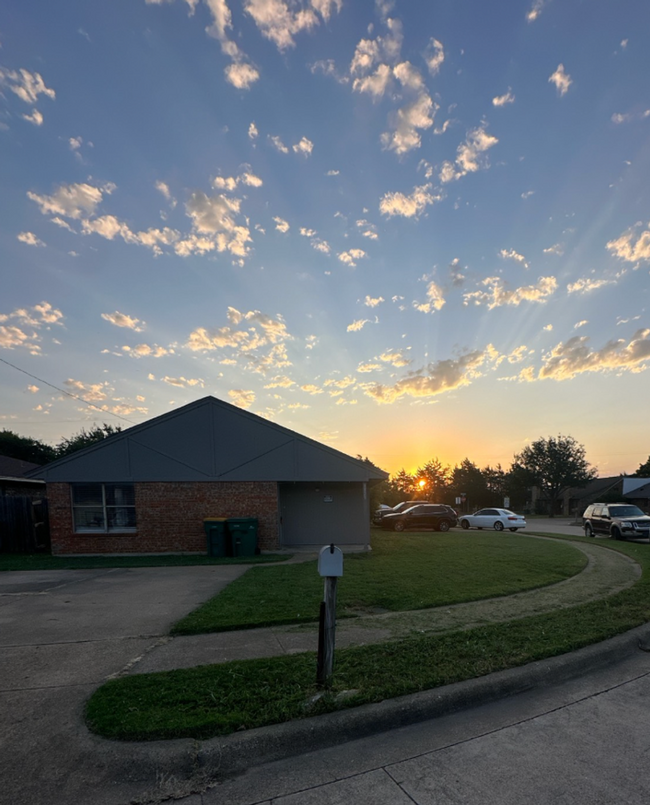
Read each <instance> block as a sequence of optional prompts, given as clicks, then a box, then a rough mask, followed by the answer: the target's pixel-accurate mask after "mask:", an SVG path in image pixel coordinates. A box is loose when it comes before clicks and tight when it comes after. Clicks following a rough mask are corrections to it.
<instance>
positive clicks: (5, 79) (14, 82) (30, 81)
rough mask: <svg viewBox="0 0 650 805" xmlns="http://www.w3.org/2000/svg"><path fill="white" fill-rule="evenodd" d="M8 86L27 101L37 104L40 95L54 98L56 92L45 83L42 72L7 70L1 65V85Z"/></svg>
mask: <svg viewBox="0 0 650 805" xmlns="http://www.w3.org/2000/svg"><path fill="white" fill-rule="evenodd" d="M2 86H4V87H7V89H9V90H11V92H13V93H14V94H15V95H17V96H18V97H19V98H20V99H21V100H22V101H25V103H30V104H35V103H37V102H38V97H39V95H44V96H45V97H46V98H50V99H51V100H54V99H55V98H56V92H55V91H54V90H53V89H51V88H50V87H47V86H46V85H45V81H43V78H42V76H41V74H40V73H30V72H29V70H25V69H23V68H21V69H20V70H5V69H4V68H2V67H0V87H2Z"/></svg>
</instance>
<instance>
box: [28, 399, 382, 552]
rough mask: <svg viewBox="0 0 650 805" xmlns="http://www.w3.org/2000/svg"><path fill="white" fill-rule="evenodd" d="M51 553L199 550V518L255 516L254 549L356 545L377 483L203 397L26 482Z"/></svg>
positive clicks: (316, 446)
mask: <svg viewBox="0 0 650 805" xmlns="http://www.w3.org/2000/svg"><path fill="white" fill-rule="evenodd" d="M30 475H31V476H32V477H39V478H43V479H44V480H45V481H46V482H47V493H48V499H49V509H50V532H51V543H52V553H54V554H69V553H81V554H90V553H112V554H119V553H185V552H188V553H191V552H201V553H202V552H205V551H206V539H205V535H204V528H203V520H204V519H205V518H207V517H255V518H257V520H258V523H259V526H258V535H259V546H260V548H261V549H262V550H274V549H277V548H293V547H298V546H313V547H316V546H320V545H324V544H326V543H329V542H334V543H336V544H337V545H340V546H352V545H355V546H366V545H368V544H369V542H370V512H369V496H368V485H369V484H373V483H378V482H380V481H383V480H385V479H386V478H387V477H388V476H387V473H385V472H383V471H382V470H379V469H377V468H376V467H374V466H372V465H371V464H369V463H367V462H364V461H360V460H358V459H355V458H351V457H350V456H347V455H345V454H344V453H340V452H339V451H338V450H333V449H332V448H330V447H327V446H325V445H323V444H320V443H319V442H316V441H313V440H312V439H308V438H307V437H305V436H301V435H300V434H298V433H295V432H294V431H291V430H288V429H287V428H283V427H281V426H280V425H276V424H274V423H273V422H269V421H267V420H266V419H263V418H262V417H259V416H255V415H254V414H251V413H248V412H247V411H243V410H241V409H240V408H236V407H235V406H233V405H229V404H228V403H224V402H222V401H220V400H217V399H215V398H214V397H205V398H203V399H201V400H197V401H196V402H193V403H190V404H189V405H186V406H183V407H182V408H179V409H177V410H175V411H171V412H170V413H167V414H163V415H162V416H159V417H156V418H155V419H152V420H150V421H149V422H145V423H144V424H142V425H136V426H135V427H132V428H129V429H127V430H123V431H120V432H119V433H116V434H113V435H112V436H109V437H108V438H106V439H104V440H103V441H101V442H98V443H97V444H95V445H91V446H90V447H87V448H85V449H83V450H80V451H78V452H76V453H73V454H71V455H69V456H66V457H65V458H61V459H59V460H58V461H54V462H52V463H51V464H47V465H46V466H44V467H39V468H38V469H37V470H34V471H33V472H32V473H30Z"/></svg>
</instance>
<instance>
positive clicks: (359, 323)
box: [347, 319, 370, 333]
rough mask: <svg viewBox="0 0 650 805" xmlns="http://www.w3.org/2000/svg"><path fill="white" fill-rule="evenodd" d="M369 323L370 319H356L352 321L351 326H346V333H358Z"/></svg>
mask: <svg viewBox="0 0 650 805" xmlns="http://www.w3.org/2000/svg"><path fill="white" fill-rule="evenodd" d="M369 322H370V319H357V320H356V321H353V322H352V324H348V327H347V331H348V333H358V332H359V330H363V328H364V327H365V325H366V324H368V323H369Z"/></svg>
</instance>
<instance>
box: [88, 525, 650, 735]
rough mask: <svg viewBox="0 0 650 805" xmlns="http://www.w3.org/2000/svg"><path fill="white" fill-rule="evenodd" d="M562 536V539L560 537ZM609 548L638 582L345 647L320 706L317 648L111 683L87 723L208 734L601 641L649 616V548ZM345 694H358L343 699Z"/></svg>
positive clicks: (133, 731)
mask: <svg viewBox="0 0 650 805" xmlns="http://www.w3.org/2000/svg"><path fill="white" fill-rule="evenodd" d="M436 539H437V537H436ZM554 539H558V544H559V545H561V541H562V538H561V537H560V538H557V537H554ZM570 539H573V540H577V541H581V540H583V541H588V540H586V539H584V538H575V537H571V538H570ZM528 542H529V541H528V540H526V543H528ZM531 542H532V541H531ZM540 544H542V545H553V543H546V542H544V543H540ZM591 544H593V540H592V541H591ZM565 547H566V546H565ZM607 547H608V548H610V547H611V549H613V550H617V551H620V552H622V553H625V554H627V555H629V556H631V557H633V558H634V559H635V560H636V561H638V562H639V564H640V565H641V566H642V568H643V576H642V578H641V580H640V581H639V582H637V583H636V584H635V585H634V586H633V587H631V588H629V589H627V590H624V591H623V592H620V593H617V594H615V595H613V596H610V597H609V598H607V599H604V600H602V601H596V602H590V603H588V604H582V605H580V606H577V607H572V608H568V609H562V610H558V611H557V612H553V613H549V614H545V615H537V616H534V617H530V618H523V619H521V620H517V621H512V622H510V623H505V624H495V625H491V626H485V627H481V628H477V629H471V630H467V631H458V632H453V633H449V634H445V635H440V636H435V637H429V636H421V637H411V638H408V639H405V640H400V641H395V642H392V643H382V644H378V645H370V646H359V647H353V648H346V649H339V650H337V651H336V653H335V665H334V676H333V680H332V687H331V690H330V691H329V692H328V693H327V695H325V696H323V697H322V698H320V699H319V700H318V701H317V702H316V703H315V704H314V705H313V706H311V707H309V706H308V705H307V703H308V702H309V701H310V700H311V697H313V695H314V694H315V693H316V692H317V688H316V684H315V675H316V658H315V654H314V653H311V652H310V653H304V654H298V655H293V656H283V657H274V658H269V659H259V660H246V661H238V662H230V663H224V664H222V665H206V666H200V667H198V668H191V669H185V670H178V671H170V672H166V673H157V674H143V675H136V676H130V677H125V678H122V679H116V680H111V681H110V682H108V683H106V684H105V685H103V686H102V687H101V688H99V689H98V690H97V691H96V692H95V693H94V694H93V696H92V697H91V698H90V700H89V701H88V703H87V708H86V719H87V723H88V725H89V727H90V729H92V730H93V731H95V732H97V733H99V734H101V735H103V736H105V737H108V738H117V739H122V740H155V739H160V738H180V737H192V738H196V739H206V738H210V737H214V736H218V735H226V734H229V733H232V732H235V731H237V730H240V729H251V728H253V727H258V726H263V725H268V724H276V723H280V722H283V721H288V720H290V719H295V718H303V717H305V716H306V715H318V714H321V713H325V712H331V711H333V710H337V709H342V708H344V707H352V706H356V705H360V704H365V703H370V702H378V701H381V700H382V699H386V698H393V697H395V696H400V695H404V694H408V693H415V692H417V691H421V690H427V689H430V688H434V687H438V686H440V685H445V684H449V683H451V682H458V681H462V680H465V679H471V678H474V677H478V676H483V675H485V674H489V673H492V672H494V671H498V670H502V669H504V668H513V667H516V666H519V665H524V664H526V663H528V662H532V661H534V660H538V659H542V658H544V657H552V656H555V655H558V654H563V653H565V652H568V651H572V650H574V649H577V648H580V647H582V646H586V645H589V644H591V643H596V642H598V641H600V640H604V639H606V638H608V637H612V636H613V635H616V634H620V633H621V632H624V631H627V630H628V629H631V628H633V627H635V626H638V625H640V624H642V623H645V622H646V621H648V620H650V580H649V576H650V573H649V571H650V551H649V549H648V546H647V545H633V544H626V543H616V545H611V546H610V545H609V544H608V546H607ZM346 562H347V559H346ZM348 564H349V563H348ZM343 691H348V692H350V691H352V692H353V693H352V695H347V696H346V697H344V698H337V694H339V693H341V692H343Z"/></svg>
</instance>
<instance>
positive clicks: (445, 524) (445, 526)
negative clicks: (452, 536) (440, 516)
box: [438, 520, 449, 531]
mask: <svg viewBox="0 0 650 805" xmlns="http://www.w3.org/2000/svg"><path fill="white" fill-rule="evenodd" d="M438 531H449V520H441V521H440V523H439V524H438Z"/></svg>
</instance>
